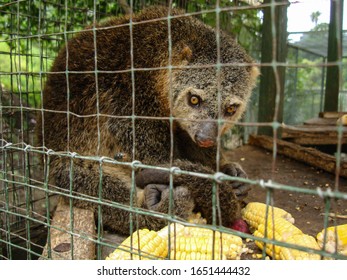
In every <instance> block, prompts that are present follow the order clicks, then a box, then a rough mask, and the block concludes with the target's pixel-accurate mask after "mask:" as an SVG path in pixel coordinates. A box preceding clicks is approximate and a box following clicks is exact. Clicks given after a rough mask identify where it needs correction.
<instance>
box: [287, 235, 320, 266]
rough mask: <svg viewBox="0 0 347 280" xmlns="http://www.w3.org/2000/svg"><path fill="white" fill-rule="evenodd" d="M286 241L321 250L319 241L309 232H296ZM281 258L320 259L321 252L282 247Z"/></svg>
mask: <svg viewBox="0 0 347 280" xmlns="http://www.w3.org/2000/svg"><path fill="white" fill-rule="evenodd" d="M286 243H290V244H295V245H299V246H302V247H306V248H310V249H316V250H319V246H318V243H317V241H316V239H314V237H313V236H310V235H307V234H296V235H292V236H290V237H288V238H287V240H286ZM280 259H281V260H320V259H321V257H320V255H319V254H314V253H309V252H306V251H303V250H297V249H292V248H287V247H281V250H280Z"/></svg>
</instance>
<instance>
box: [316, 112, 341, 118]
mask: <svg viewBox="0 0 347 280" xmlns="http://www.w3.org/2000/svg"><path fill="white" fill-rule="evenodd" d="M345 114H347V112H320V113H319V117H320V118H327V119H329V118H333V119H334V118H335V119H338V118H340V117H342V116H343V115H345Z"/></svg>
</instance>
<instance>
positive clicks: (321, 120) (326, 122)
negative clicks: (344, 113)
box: [304, 118, 337, 126]
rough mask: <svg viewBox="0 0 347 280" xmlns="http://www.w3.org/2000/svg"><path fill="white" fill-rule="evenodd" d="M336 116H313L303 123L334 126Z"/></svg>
mask: <svg viewBox="0 0 347 280" xmlns="http://www.w3.org/2000/svg"><path fill="white" fill-rule="evenodd" d="M336 122H337V118H313V119H309V120H307V121H305V122H304V125H313V126H336Z"/></svg>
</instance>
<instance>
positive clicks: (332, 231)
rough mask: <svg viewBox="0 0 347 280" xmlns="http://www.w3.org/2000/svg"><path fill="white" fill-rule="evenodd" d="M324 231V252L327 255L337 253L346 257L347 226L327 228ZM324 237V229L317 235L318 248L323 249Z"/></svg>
mask: <svg viewBox="0 0 347 280" xmlns="http://www.w3.org/2000/svg"><path fill="white" fill-rule="evenodd" d="M326 230H327V232H326V242H325V250H326V251H327V252H329V253H335V252H337V253H340V254H345V255H347V224H344V225H339V226H336V227H334V226H332V227H328V228H327V229H326ZM324 235H325V230H324V229H323V230H322V231H321V232H319V233H318V234H317V241H318V245H319V246H320V248H323V247H324V246H323V245H324ZM336 237H337V239H336ZM336 249H337V250H336Z"/></svg>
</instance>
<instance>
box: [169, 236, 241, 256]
mask: <svg viewBox="0 0 347 280" xmlns="http://www.w3.org/2000/svg"><path fill="white" fill-rule="evenodd" d="M171 245H172V247H173V248H172V249H171V253H170V259H176V260H201V259H204V260H212V259H215V260H226V259H236V257H237V252H236V251H235V250H234V249H235V248H233V246H231V245H232V244H231V243H229V242H228V240H222V241H220V240H219V239H215V241H214V242H213V239H211V238H209V237H185V236H179V237H177V238H176V239H175V242H174V243H173V244H171ZM213 252H214V253H213Z"/></svg>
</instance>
